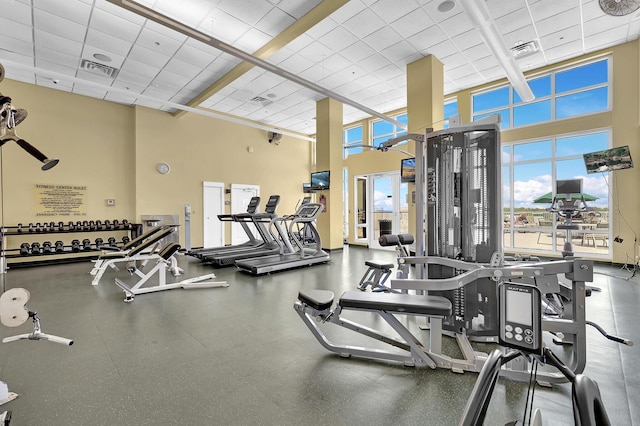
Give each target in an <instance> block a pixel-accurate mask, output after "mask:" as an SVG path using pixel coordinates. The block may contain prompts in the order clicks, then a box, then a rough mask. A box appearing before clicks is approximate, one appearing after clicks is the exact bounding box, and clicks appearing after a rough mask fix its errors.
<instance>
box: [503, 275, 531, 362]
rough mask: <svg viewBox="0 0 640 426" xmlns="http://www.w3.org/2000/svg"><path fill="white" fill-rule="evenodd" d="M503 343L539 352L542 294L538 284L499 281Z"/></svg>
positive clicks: (526, 350) (511, 346)
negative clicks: (536, 285) (500, 282)
mask: <svg viewBox="0 0 640 426" xmlns="http://www.w3.org/2000/svg"><path fill="white" fill-rule="evenodd" d="M498 291H499V298H498V301H499V304H500V333H499V340H500V344H501V345H502V346H507V347H510V348H515V349H520V350H521V351H524V352H528V353H534V354H539V355H541V354H542V314H541V311H540V306H541V295H540V290H538V288H537V287H535V286H532V285H527V284H516V283H509V282H507V283H502V284H500V286H499V288H498Z"/></svg>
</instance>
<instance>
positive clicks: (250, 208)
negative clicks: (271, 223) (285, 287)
mask: <svg viewBox="0 0 640 426" xmlns="http://www.w3.org/2000/svg"><path fill="white" fill-rule="evenodd" d="M259 205H260V197H251V200H249V204H248V205H247V214H253V213H255V212H257V211H258V206H259ZM233 217H234V215H233V214H219V215H218V220H220V222H232V221H233ZM240 225H241V226H242V229H243V230H244V232H245V233H246V234H247V237H249V241H245V242H244V243H241V244H235V245H228V246H221V247H205V248H201V249H198V250H191V251H189V252H188V253H187V254H188V255H190V256H195V257H197V258H198V259H202V256H206V255H208V254H210V253H213V252H215V251H220V250H226V249H233V248H239V247H258V246H260V245H262V244H263V243H264V241H263V240H261V239H259V238H256V236H255V235H254V233H253V231H251V228H249V226H248V225H247V223H246V222H240Z"/></svg>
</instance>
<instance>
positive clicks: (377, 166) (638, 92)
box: [344, 40, 640, 263]
mask: <svg viewBox="0 0 640 426" xmlns="http://www.w3.org/2000/svg"><path fill="white" fill-rule="evenodd" d="M603 55H611V56H612V58H613V60H612V63H613V78H612V80H611V81H612V86H611V87H612V97H613V106H612V110H611V111H607V112H603V113H598V114H591V115H588V116H583V117H578V118H571V119H565V120H561V121H556V122H553V123H548V124H537V125H533V126H527V127H522V128H518V129H511V130H505V131H503V132H502V133H501V139H502V142H514V141H525V140H531V139H537V138H544V137H548V136H551V135H559V134H566V133H572V132H582V131H585V130H590V129H593V130H595V129H602V128H612V129H613V131H612V133H613V146H620V145H629V146H630V148H631V155H632V157H633V158H634V159H636V163H639V162H640V143H639V141H640V42H639V41H638V40H636V41H632V42H629V43H625V44H622V45H619V46H616V47H614V48H611V49H607V50H603V51H599V52H595V53H593V54H590V55H585V56H584V57H583V58H575V59H572V60H571V61H566V62H564V63H561V64H554V65H553V66H549V67H546V68H541V69H537V70H533V71H531V72H528V73H527V76H531V75H535V74H537V73H541V72H545V71H547V70H548V69H552V68H557V67H559V66H562V65H566V64H570V63H574V62H577V61H580V60H587V59H590V58H595V57H602V56H603ZM504 83H505V81H504V80H503V81H498V82H493V83H491V84H487V85H485V86H480V87H475V88H473V89H469V90H464V91H460V92H458V93H454V94H452V95H449V96H447V97H446V98H447V99H449V98H451V97H453V96H455V97H456V98H457V100H458V111H459V113H460V114H461V116H462V122H463V123H468V122H470V121H471V102H470V99H471V94H472V93H473V92H474V91H478V90H482V89H485V88H488V87H491V86H495V85H499V84H504ZM398 112H400V111H394V112H393V113H394V114H395V113H398ZM390 114H391V113H390ZM370 121H371V120H363V121H362V122H361V123H363V127H364V129H365V132H364V141H365V143H368V140H369V138H368V129H369V123H370ZM352 124H357V123H352ZM401 157H402V155H399V154H398V155H391V153H386V154H382V153H379V152H369V151H365V152H364V153H363V154H360V155H355V156H351V157H349V158H347V159H346V160H345V161H344V164H345V166H346V167H348V168H349V177H350V183H349V191H350V197H353V194H354V192H353V191H354V186H353V185H354V184H353V176H355V175H359V174H369V173H377V172H383V171H389V170H398V169H399V164H400V160H399V159H400V158H401ZM639 183H640V167H638V166H637V165H636V167H635V168H634V169H631V170H625V171H622V172H616V173H612V181H611V187H612V188H613V191H612V193H613V201H612V205H611V210H612V212H614V213H613V215H612V216H613V217H612V221H613V222H612V223H613V234H614V235H613V236H614V237H615V236H616V235H620V236H621V237H622V238H623V239H624V242H623V243H622V244H617V243H614V244H613V246H612V247H613V261H614V262H616V263H625V262H632V259H633V256H634V234H635V235H638V236H639V237H640V193H639V191H638V184H639ZM618 207H619V209H620V210H619V211H620V214H616V213H615V212H616V210H617V209H618ZM349 208H350V212H351V213H353V211H352V210H353V198H350V201H349ZM410 208H415V205H412V204H411V205H410ZM621 216H622V217H621ZM354 220H355V218H354V217H353V215H351V216H350V235H349V242H353V235H352V234H353V232H352V228H353V225H352V224H353V222H354ZM637 254H640V250H638V253H637Z"/></svg>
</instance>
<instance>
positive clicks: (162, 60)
mask: <svg viewBox="0 0 640 426" xmlns="http://www.w3.org/2000/svg"><path fill="white" fill-rule="evenodd" d="M129 58H131V59H132V60H134V61H137V62H142V63H144V64H148V65H151V66H153V67H159V68H161V67H164V66H165V65H166V63H167V62H169V59H170V56H168V55H162V54H159V53H158V52H154V51H152V50H150V49H147V48H145V47H142V46H140V45H138V44H136V45H134V46H133V48H132V49H131V52H130V53H129Z"/></svg>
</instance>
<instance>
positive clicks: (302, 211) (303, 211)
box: [296, 203, 322, 219]
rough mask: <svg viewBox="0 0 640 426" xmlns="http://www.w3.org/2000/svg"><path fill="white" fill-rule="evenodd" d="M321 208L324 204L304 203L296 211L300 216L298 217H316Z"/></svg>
mask: <svg viewBox="0 0 640 426" xmlns="http://www.w3.org/2000/svg"><path fill="white" fill-rule="evenodd" d="M321 208H322V204H317V203H308V204H303V205H302V206H301V207H300V208H299V209H298V211H297V212H296V216H298V218H300V219H315V218H316V217H317V216H318V213H319V212H320V209H321Z"/></svg>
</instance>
